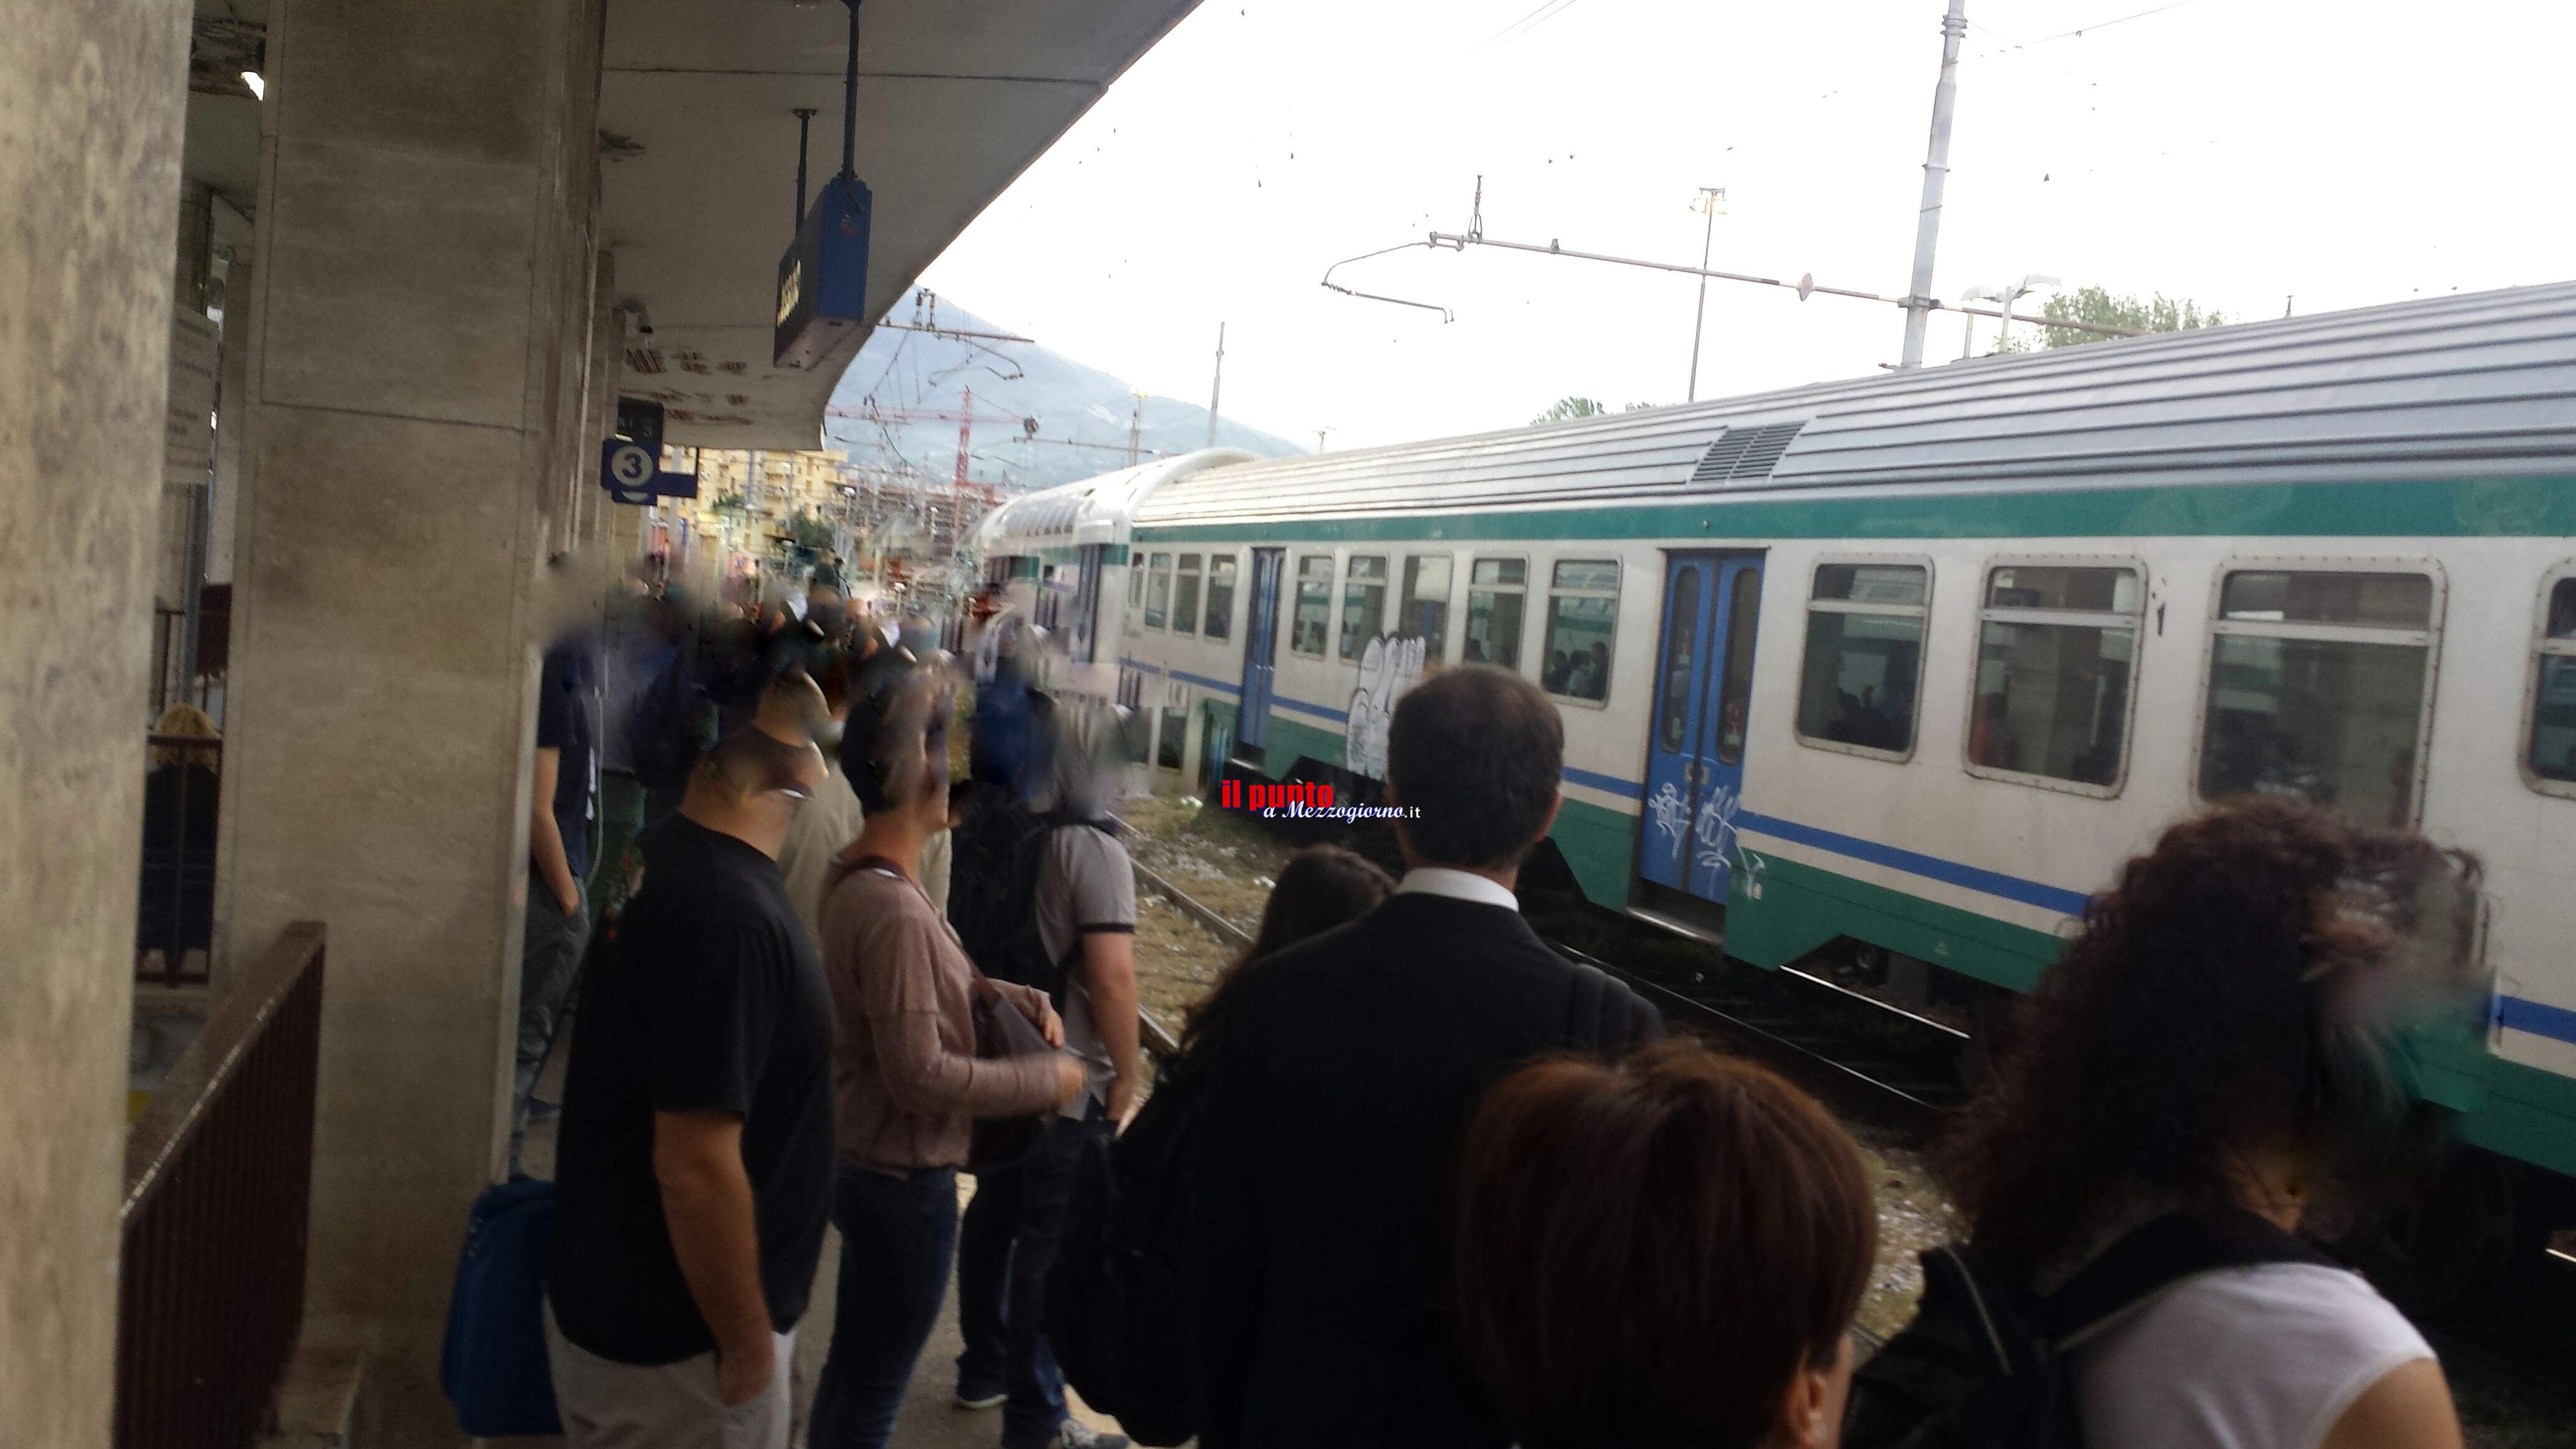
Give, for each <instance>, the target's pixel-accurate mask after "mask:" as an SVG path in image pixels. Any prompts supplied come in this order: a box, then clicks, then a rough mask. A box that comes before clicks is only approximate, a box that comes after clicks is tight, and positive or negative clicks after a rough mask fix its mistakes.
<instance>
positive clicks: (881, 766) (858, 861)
mask: <svg viewBox="0 0 2576 1449" xmlns="http://www.w3.org/2000/svg"><path fill="white" fill-rule="evenodd" d="M951 704H952V700H951V698H950V696H949V695H948V694H947V693H946V692H945V691H944V690H941V689H939V688H937V687H935V685H934V683H933V681H932V680H931V679H930V678H929V677H927V676H926V675H924V674H923V673H921V672H919V671H907V672H904V673H889V674H886V675H884V676H882V677H881V678H879V679H878V681H877V683H876V687H874V688H873V689H872V690H869V691H866V692H863V693H861V694H859V695H858V696H857V697H855V698H853V699H852V700H851V702H850V719H849V724H848V726H847V728H846V729H845V731H844V732H843V734H842V737H841V748H840V756H841V770H842V773H843V775H845V776H846V777H847V778H848V780H849V782H850V787H851V789H852V790H853V791H854V792H855V793H856V794H857V796H858V799H859V804H860V805H861V807H863V809H864V810H865V812H866V820H865V823H863V824H862V825H861V826H860V827H859V834H858V838H857V839H855V840H853V841H851V842H850V843H849V844H848V846H846V847H845V848H844V849H843V850H842V851H841V853H840V854H839V855H838V856H837V857H835V858H834V860H833V862H832V867H831V870H830V872H829V873H828V874H827V875H826V877H825V884H824V888H823V889H824V895H823V949H822V960H823V974H824V979H825V981H826V984H827V985H828V986H829V987H830V989H831V996H832V1015H833V1023H832V1024H833V1045H832V1087H833V1099H834V1113H833V1115H834V1135H835V1137H836V1138H837V1139H838V1149H839V1151H838V1159H839V1160H838V1174H837V1181H836V1183H835V1185H834V1192H833V1205H832V1224H833V1226H834V1227H836V1228H838V1229H839V1230H840V1234H841V1268H840V1277H839V1283H838V1285H837V1289H836V1297H835V1300H834V1301H835V1302H836V1303H837V1304H838V1305H839V1306H838V1309H837V1317H836V1319H835V1321H834V1323H833V1326H832V1343H831V1349H830V1351H829V1353H828V1354H827V1355H826V1357H825V1358H824V1361H823V1369H822V1375H821V1378H820V1380H819V1381H818V1383H817V1385H816V1389H815V1394H814V1410H813V1420H812V1431H811V1438H812V1443H813V1444H814V1445H815V1449H881V1446H883V1445H884V1444H885V1442H886V1440H887V1438H888V1437H889V1436H890V1435H891V1434H892V1433H893V1431H894V1425H895V1418H896V1415H897V1413H898V1412H899V1411H900V1410H901V1408H902V1406H903V1397H904V1391H905V1389H906V1387H907V1386H908V1385H909V1384H910V1382H911V1379H912V1370H913V1365H914V1363H915V1362H916V1361H918V1359H919V1358H920V1356H921V1349H922V1345H923V1344H924V1343H926V1342H928V1341H929V1338H930V1331H931V1328H932V1326H933V1325H934V1324H936V1323H937V1322H938V1319H939V1305H940V1300H941V1299H942V1298H943V1297H945V1296H946V1294H947V1291H948V1276H949V1264H950V1263H951V1261H952V1260H953V1259H954V1256H955V1253H956V1246H957V1216H958V1210H957V1172H958V1169H960V1168H961V1167H963V1166H965V1164H966V1155H967V1149H968V1147H969V1145H970V1142H971V1138H972V1132H973V1127H974V1119H976V1118H978V1117H999V1118H1009V1117H1025V1116H1033V1115H1036V1114H1040V1113H1045V1112H1051V1111H1054V1110H1056V1109H1058V1108H1060V1107H1062V1106H1063V1105H1064V1104H1066V1103H1067V1102H1070V1101H1074V1100H1076V1099H1077V1098H1079V1097H1080V1096H1081V1095H1082V1093H1083V1092H1084V1091H1086V1090H1088V1088H1089V1086H1090V1075H1089V1073H1087V1072H1086V1071H1085V1070H1084V1069H1083V1067H1082V1064H1081V1063H1079V1062H1077V1061H1075V1060H1074V1059H1073V1058H1072V1057H1069V1056H1066V1055H1064V1054H1062V1053H1061V1052H1054V1051H1049V1052H1030V1053H1027V1054H1025V1055H1016V1056H1000V1057H995V1056H982V1055H978V1053H977V1048H976V1031H975V1008H976V1006H977V1005H978V1004H979V1003H980V1004H986V1005H996V1004H998V1005H1001V1006H1003V1007H1004V1008H1005V1009H1016V1010H1018V1011H1019V1012H1020V1013H1021V1014H1023V1015H1025V1016H1026V1017H1028V1018H1029V1020H1030V1022H1031V1023H1032V1024H1033V1025H1035V1026H1036V1028H1037V1029H1038V1031H1039V1032H1040V1033H1042V1034H1043V1035H1044V1037H1045V1038H1046V1040H1047V1042H1048V1044H1049V1045H1050V1046H1060V1045H1062V1043H1063V1040H1064V1029H1063V1023H1062V1022H1061V1021H1059V1020H1058V1019H1057V1017H1056V1014H1055V1012H1054V1010H1053V1009H1052V1008H1051V1007H1050V1006H1049V1004H1048V1002H1047V997H1046V993H1045V992H1043V991H1038V990H1035V989H1033V988H1031V987H1026V986H1015V985H1010V984H1007V983H1000V982H994V981H990V980H987V979H986V978H985V977H984V976H983V974H982V973H981V972H979V971H977V970H976V969H975V965H974V963H973V962H972V961H970V960H968V959H967V956H966V952H965V949H964V948H963V947H962V946H960V945H959V944H958V941H957V933H956V932H955V931H954V930H952V929H951V928H950V927H949V925H948V922H947V920H946V919H945V918H944V917H943V916H942V915H941V913H940V910H939V908H938V907H937V906H935V905H934V904H932V902H931V900H930V897H929V896H928V895H927V894H926V893H925V892H924V890H923V888H922V884H921V878H920V874H919V862H920V860H921V858H922V849H923V847H924V845H926V844H927V843H928V842H929V840H930V839H931V837H932V836H933V835H935V834H937V833H938V832H939V831H941V830H944V829H946V828H947V825H948V735H947V722H948V718H949V711H950V708H951Z"/></svg>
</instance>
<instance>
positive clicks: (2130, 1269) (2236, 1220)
mask: <svg viewBox="0 0 2576 1449" xmlns="http://www.w3.org/2000/svg"><path fill="white" fill-rule="evenodd" d="M1922 1262H1923V1302H1922V1305H1921V1306H1920V1307H1919V1308H1917V1309H1916V1310H1915V1314H1914V1321H1913V1322H1911V1323H1909V1324H1907V1325H1906V1326H1905V1328H1904V1330H1903V1331H1902V1332H1900V1333H1898V1334H1897V1335H1896V1337H1894V1338H1892V1339H1889V1340H1888V1342H1887V1346H1886V1347H1884V1348H1882V1349H1880V1350H1879V1351H1878V1352H1877V1354H1875V1355H1874V1356H1872V1357H1871V1358H1870V1360H1869V1361H1868V1362H1867V1363H1865V1364H1862V1365H1861V1366H1860V1369H1859V1371H1858V1372H1856V1373H1855V1374H1853V1376H1852V1389H1851V1408H1850V1411H1849V1412H1848V1413H1847V1414H1846V1416H1845V1418H1844V1421H1843V1437H1842V1442H1843V1445H1844V1449H2081V1446H2082V1444H2083V1442H2084V1426H2083V1420H2082V1416H2081V1415H2080V1413H2079V1412H2078V1405H2077V1400H2076V1381H2075V1362H2074V1350H2075V1348H2076V1347H2077V1345H2079V1344H2080V1343H2081V1342H2082V1341H2083V1340H2084V1338H2085V1337H2086V1336H2088V1334H2089V1333H2090V1331H2091V1330H2093V1329H2096V1328H2098V1327H2100V1326H2101V1325H2102V1324H2104V1323H2105V1322H2107V1321H2108V1320H2110V1319H2111V1318H2113V1317H2114V1316H2116V1315H2118V1314H2120V1313H2121V1312H2123V1311H2125V1310H2127V1309H2129V1308H2132V1307H2134V1306H2136V1305H2137V1304H2139V1303H2141V1302H2143V1301H2145V1300H2146V1299H2147V1298H2149V1297H2152V1296H2153V1295H2155V1294H2156V1293H2158V1292H2161V1291H2162V1290H2164V1289H2165V1288H2168V1287H2170V1286H2172V1285H2173V1284H2175V1283H2179V1282H2181V1281H2182V1280H2183V1279H2185V1278H2188V1277H2190V1276H2192V1275H2193V1274H2195V1273H2205V1272H2208V1271H2210V1270H2212V1269H2216V1268H2238V1267H2248V1266H2252V1265H2254V1264H2258V1263H2326V1264H2330V1263H2331V1262H2332V1260H2331V1259H2328V1258H2326V1257H2325V1256H2324V1255H2322V1254H2320V1253H2318V1252H2317V1251H2316V1250H2315V1249H2313V1248H2311V1247H2309V1246H2308V1245H2307V1244H2306V1243H2304V1242H2301V1241H2300V1240H2299V1239H2298V1238H2297V1237H2295V1236H2293V1235H2292V1234H2290V1233H2287V1232H2284V1231H2282V1230H2281V1229H2280V1228H2278V1227H2275V1226H2274V1225H2273V1224H2271V1223H2269V1222H2266V1221H2264V1220H2263V1219H2262V1218H2259V1217H2256V1216H2255V1215H2253V1214H2252V1213H2248V1212H2229V1213H2226V1214H2222V1215H2219V1216H2216V1217H2208V1218H2203V1217H2192V1216H2185V1215H2184V1214H2181V1213H2172V1214H2168V1215H2166V1216H2164V1217H2160V1218H2157V1219H2155V1220H2154V1221H2152V1222H2149V1223H2147V1224H2146V1225H2145V1226H2143V1227H2140V1228H2138V1229H2136V1230H2135V1231H2133V1232H2131V1233H2130V1234H2129V1235H2128V1236H2126V1237H2124V1238H2121V1239H2120V1240H2119V1241H2118V1242H2116V1243H2113V1244H2112V1245H2111V1246H2110V1248H2108V1249H2106V1250H2105V1251H2104V1252H2103V1253H2102V1255H2101V1256H2100V1257H2098V1258H2096V1259H2094V1260H2093V1261H2092V1262H2091V1263H2090V1264H2088V1265H2086V1267H2085V1268H2084V1269H2083V1271H2081V1272H2079V1273H2077V1274H2076V1275H2075V1277H2074V1278H2072V1279H2071V1280H2069V1281H2068V1282H2067V1284H2066V1285H2065V1286H2064V1287H2062V1288H2060V1289H2058V1290H2057V1292H2055V1293H2053V1294H2050V1295H2049V1296H2047V1297H2045V1298H2041V1297H2037V1296H2035V1295H2033V1294H2031V1293H2028V1292H2026V1291H2024V1290H2022V1289H2020V1288H2018V1287H2016V1286H2014V1285H2012V1284H2009V1283H2007V1282H2005V1281H2004V1280H2003V1279H2002V1278H2001V1277H2000V1276H1998V1275H1997V1274H1996V1273H1995V1272H1994V1270H1993V1269H1992V1268H1991V1266H1990V1265H1988V1264H1987V1263H1985V1262H1984V1261H1983V1260H1982V1259H1980V1258H1979V1257H1978V1256H1977V1254H1976V1253H1975V1252H1974V1250H1972V1249H1971V1248H1969V1247H1968V1246H1967V1245H1965V1244H1960V1243H1952V1244H1946V1245H1944V1246H1942V1247H1938V1248H1934V1249H1932V1250H1931V1251H1929V1252H1927V1253H1925V1254H1923V1257H1922Z"/></svg>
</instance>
